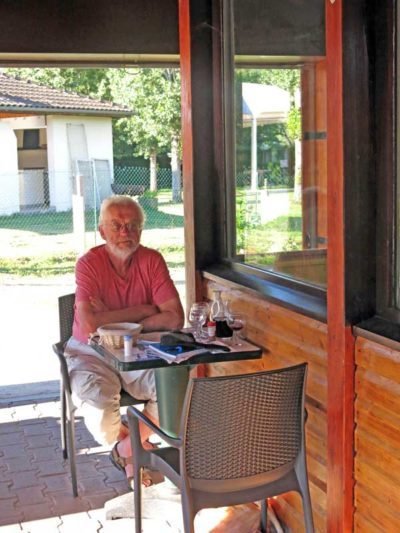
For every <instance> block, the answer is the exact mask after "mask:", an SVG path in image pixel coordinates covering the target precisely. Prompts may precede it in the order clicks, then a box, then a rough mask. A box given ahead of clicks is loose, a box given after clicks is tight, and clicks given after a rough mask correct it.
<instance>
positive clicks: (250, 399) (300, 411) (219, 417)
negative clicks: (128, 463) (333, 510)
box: [181, 363, 307, 480]
mask: <svg viewBox="0 0 400 533" xmlns="http://www.w3.org/2000/svg"><path fill="white" fill-rule="evenodd" d="M306 371H307V364H306V363H304V364H300V365H296V366H292V367H288V368H283V369H279V370H272V371H265V372H257V373H254V374H244V375H238V376H224V377H218V378H199V379H194V380H191V382H190V384H189V388H188V391H187V396H186V400H185V406H184V412H183V419H182V426H181V428H182V429H181V433H182V436H183V437H184V449H183V457H182V460H183V463H182V468H183V470H184V471H186V474H187V476H188V477H189V478H192V479H197V480H201V479H203V480H226V479H231V480H233V479H239V478H241V479H243V478H246V477H249V476H256V475H258V474H263V473H266V472H269V471H271V470H274V469H276V468H279V467H283V466H284V465H287V464H289V463H293V461H295V460H296V458H297V456H298V454H299V453H300V450H301V449H302V446H303V443H304V389H305V378H306Z"/></svg>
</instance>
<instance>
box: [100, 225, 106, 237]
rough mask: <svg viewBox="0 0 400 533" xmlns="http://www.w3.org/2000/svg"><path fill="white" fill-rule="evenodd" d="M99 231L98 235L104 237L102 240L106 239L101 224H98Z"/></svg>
mask: <svg viewBox="0 0 400 533" xmlns="http://www.w3.org/2000/svg"><path fill="white" fill-rule="evenodd" d="M99 233H100V235H101V238H102V239H104V240H106V237H105V235H104V230H103V226H99Z"/></svg>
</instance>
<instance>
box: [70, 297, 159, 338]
mask: <svg viewBox="0 0 400 533" xmlns="http://www.w3.org/2000/svg"><path fill="white" fill-rule="evenodd" d="M99 309H101V310H99ZM76 312H77V314H78V319H79V322H80V324H81V328H82V331H83V332H84V334H85V335H87V336H89V335H90V334H91V333H94V332H95V331H96V330H97V328H98V327H99V326H102V325H103V324H109V323H111V322H141V323H143V321H144V320H145V319H146V318H147V317H151V316H152V315H154V314H159V313H160V312H159V309H158V307H157V306H155V305H147V304H146V305H135V306H132V307H126V308H125V309H117V310H115V311H110V310H108V309H107V308H106V307H105V306H104V304H102V303H101V301H98V300H97V301H96V302H95V303H94V304H92V303H91V302H78V303H77V306H76Z"/></svg>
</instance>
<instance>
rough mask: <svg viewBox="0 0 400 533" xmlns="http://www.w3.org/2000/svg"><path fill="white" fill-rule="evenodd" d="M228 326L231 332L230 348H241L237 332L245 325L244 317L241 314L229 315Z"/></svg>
mask: <svg viewBox="0 0 400 533" xmlns="http://www.w3.org/2000/svg"><path fill="white" fill-rule="evenodd" d="M228 324H229V326H230V328H231V329H232V330H233V335H232V340H231V344H232V346H242V344H243V343H242V342H241V338H240V336H239V332H240V331H241V330H242V329H243V328H244V327H245V325H246V317H245V316H244V315H243V314H242V313H230V314H229V318H228Z"/></svg>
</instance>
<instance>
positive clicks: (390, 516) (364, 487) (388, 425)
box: [354, 337, 400, 533]
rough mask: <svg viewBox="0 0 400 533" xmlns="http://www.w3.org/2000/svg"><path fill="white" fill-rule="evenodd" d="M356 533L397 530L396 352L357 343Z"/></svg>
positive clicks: (399, 435) (399, 414)
mask: <svg viewBox="0 0 400 533" xmlns="http://www.w3.org/2000/svg"><path fill="white" fill-rule="evenodd" d="M355 351H356V365H357V367H356V376H355V392H356V402H355V422H356V430H355V463H354V470H355V493H354V503H355V515H354V525H355V531H360V532H362V533H368V532H372V531H374V532H375V531H385V533H388V532H393V533H394V532H397V531H399V529H400V492H399V490H398V488H399V486H400V447H399V442H400V370H399V369H400V365H399V363H400V351H397V350H394V349H391V348H388V347H385V346H382V345H380V344H377V343H376V342H373V341H371V340H367V339H364V338H361V337H358V338H357V340H356V350H355Z"/></svg>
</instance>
